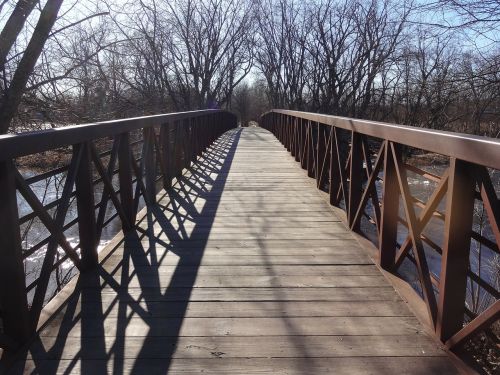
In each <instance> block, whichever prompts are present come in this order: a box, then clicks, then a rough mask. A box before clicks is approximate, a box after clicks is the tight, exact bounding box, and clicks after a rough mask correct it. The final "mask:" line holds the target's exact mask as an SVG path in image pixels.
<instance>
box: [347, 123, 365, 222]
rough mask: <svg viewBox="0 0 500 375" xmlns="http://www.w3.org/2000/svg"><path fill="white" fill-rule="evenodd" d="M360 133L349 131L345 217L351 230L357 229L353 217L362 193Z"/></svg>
mask: <svg viewBox="0 0 500 375" xmlns="http://www.w3.org/2000/svg"><path fill="white" fill-rule="evenodd" d="M362 142H363V140H362V139H361V135H360V134H359V133H356V132H354V131H352V132H351V165H350V171H349V176H350V177H349V204H347V205H346V206H347V209H348V211H347V212H348V213H347V218H348V222H349V227H350V228H351V230H353V231H355V232H356V231H358V230H359V223H360V222H361V220H358V221H357V222H356V223H354V218H355V216H356V212H357V210H358V206H359V203H360V202H361V195H362V194H363V181H362V178H363V149H362Z"/></svg>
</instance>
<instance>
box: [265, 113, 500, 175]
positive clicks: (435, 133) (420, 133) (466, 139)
mask: <svg viewBox="0 0 500 375" xmlns="http://www.w3.org/2000/svg"><path fill="white" fill-rule="evenodd" d="M269 113H279V114H283V115H288V116H293V117H300V118H301V119H303V120H307V121H315V122H319V123H321V124H324V125H330V126H335V127H337V128H340V129H345V130H349V131H355V132H356V133H360V134H364V135H366V136H370V137H376V138H382V139H385V140H388V141H391V142H396V143H401V144H405V145H406V146H411V147H415V148H419V149H423V150H426V151H430V152H435V153H438V154H443V155H447V156H450V157H454V158H457V159H461V160H465V161H468V162H471V163H475V164H481V165H484V166H486V167H490V168H495V169H500V139H495V138H488V137H482V136H476V135H470V134H463V133H455V132H450V131H441V130H434V129H426V128H417V127H415V126H407V125H397V124H389V123H386V122H378V121H369V120H362V119H354V118H349V117H339V116H332V115H324V114H319V113H313V112H300V111H291V110H286V109H273V110H271V111H269V112H266V113H264V114H263V116H266V115H267V114H269Z"/></svg>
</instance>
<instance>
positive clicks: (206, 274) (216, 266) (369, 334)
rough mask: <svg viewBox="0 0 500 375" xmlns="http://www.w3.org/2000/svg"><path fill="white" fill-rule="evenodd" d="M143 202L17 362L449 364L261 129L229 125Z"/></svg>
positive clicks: (202, 366) (72, 368)
mask: <svg viewBox="0 0 500 375" xmlns="http://www.w3.org/2000/svg"><path fill="white" fill-rule="evenodd" d="M143 212H144V213H145V215H144V216H143V218H142V220H141V221H140V223H139V226H140V227H141V228H143V229H142V230H138V231H137V232H135V233H131V234H128V235H127V236H126V237H125V238H123V236H119V237H117V238H116V239H115V240H114V241H112V243H111V244H110V245H109V246H108V247H107V248H106V249H105V250H104V251H103V252H102V253H101V257H102V265H101V267H100V268H99V269H98V270H97V271H95V272H94V271H92V272H88V273H86V274H85V275H83V276H80V277H78V278H75V279H74V280H72V282H71V283H70V284H69V285H68V286H67V287H66V288H65V289H64V290H63V292H62V293H61V294H60V295H59V296H58V297H56V299H55V300H54V301H53V302H51V303H50V304H49V305H48V306H47V308H46V310H45V312H44V313H45V314H46V315H53V318H52V319H51V320H49V322H48V324H47V325H46V327H45V328H44V329H43V330H41V332H40V334H39V337H38V338H37V339H36V340H35V341H34V342H33V343H32V345H31V347H30V349H29V350H28V351H27V353H26V356H25V358H22V359H21V360H19V361H18V362H17V364H16V366H15V370H16V371H23V370H24V371H26V372H31V371H32V370H34V369H35V368H36V370H37V371H38V372H40V373H56V372H57V373H71V372H80V371H81V372H84V373H96V374H97V373H99V374H101V373H110V372H113V373H137V374H148V373H154V374H156V373H167V372H168V373H172V374H174V373H183V374H188V373H193V374H195V373H196V374H198V373H201V372H203V373H206V374H222V373H224V374H255V373H259V374H262V373H274V374H344V373H345V374H373V373H379V374H389V373H415V374H432V373H440V374H447V373H455V372H456V370H455V368H454V367H453V366H452V365H451V363H450V361H449V359H448V357H447V356H446V354H445V353H444V352H443V351H442V350H441V349H439V348H438V346H437V344H436V343H435V342H434V341H433V340H432V339H431V338H430V337H428V336H427V335H426V334H425V333H424V330H423V328H422V326H421V325H420V324H419V322H418V321H417V319H416V318H415V317H414V316H413V315H412V313H411V312H410V311H409V309H408V308H407V306H406V304H405V303H404V302H403V301H402V299H401V298H400V297H399V296H398V295H397V293H396V292H395V291H394V289H393V288H392V287H391V286H390V285H389V283H388V282H387V281H386V279H385V278H384V276H383V275H382V274H381V273H380V271H379V270H378V269H377V267H376V266H375V265H374V264H373V263H372V261H371V260H370V259H369V257H368V256H367V255H366V254H365V253H364V251H363V250H362V249H361V247H360V246H359V245H358V243H357V241H356V240H355V238H354V237H353V236H352V235H351V234H350V232H349V231H348V230H347V229H346V228H345V226H344V225H343V224H342V223H341V222H340V220H339V219H338V218H337V217H336V216H335V215H334V213H333V211H332V210H331V209H330V207H329V205H328V204H327V203H326V202H325V201H324V199H323V197H321V195H320V193H318V192H317V191H316V189H315V187H314V181H313V180H311V179H308V178H307V177H306V174H305V172H304V171H303V170H302V169H301V168H300V166H299V165H298V164H297V163H296V162H295V161H294V160H293V158H292V157H290V156H289V154H287V152H286V151H285V150H284V148H283V147H282V146H281V145H280V144H279V143H278V141H277V140H276V139H275V138H274V137H273V136H272V135H271V134H270V133H268V132H267V131H265V130H262V129H259V128H246V129H244V130H234V131H231V132H229V133H227V134H226V135H224V136H223V137H222V138H221V139H220V140H219V141H218V142H217V144H216V145H215V146H214V147H213V148H212V150H211V152H210V153H208V154H207V155H206V157H205V158H204V160H202V162H201V163H200V164H199V165H197V166H195V168H194V169H193V170H192V171H191V172H189V173H186V175H185V176H184V177H183V178H181V179H180V180H179V181H178V182H177V183H176V185H175V187H174V189H172V190H171V191H169V192H168V193H165V192H163V195H162V196H161V198H160V199H159V206H158V207H156V208H154V209H150V210H149V211H148V212H147V213H146V211H145V210H144V211H143ZM151 228H154V233H153V232H152V231H151ZM63 300H67V301H66V302H65V303H64V304H63V308H62V309H61V310H60V311H58V312H53V311H54V309H55V306H57V305H58V304H60V303H61V302H62V301H63Z"/></svg>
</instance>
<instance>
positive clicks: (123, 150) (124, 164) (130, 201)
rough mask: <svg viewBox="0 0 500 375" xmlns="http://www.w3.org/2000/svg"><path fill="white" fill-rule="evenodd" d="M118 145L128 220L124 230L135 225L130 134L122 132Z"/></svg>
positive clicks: (123, 204)
mask: <svg viewBox="0 0 500 375" xmlns="http://www.w3.org/2000/svg"><path fill="white" fill-rule="evenodd" d="M119 142H120V143H119V146H118V164H119V170H118V179H119V182H120V202H121V204H122V207H123V212H124V214H125V216H126V217H127V220H128V222H122V227H123V229H124V231H128V230H131V229H133V228H134V226H135V214H134V196H133V188H132V165H131V162H132V160H131V159H132V153H131V150H130V135H129V133H122V134H120V135H119Z"/></svg>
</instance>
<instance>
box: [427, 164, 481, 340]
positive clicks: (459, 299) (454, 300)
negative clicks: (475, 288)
mask: <svg viewBox="0 0 500 375" xmlns="http://www.w3.org/2000/svg"><path fill="white" fill-rule="evenodd" d="M473 168H474V166H473V165H472V164H470V163H467V162H465V161H462V160H458V159H455V158H451V160H450V173H449V180H448V191H447V194H446V214H445V224H444V227H445V232H444V242H443V247H442V250H443V253H442V256H441V276H440V278H439V302H438V314H437V321H436V333H437V335H438V337H439V338H440V339H441V340H442V341H446V340H448V339H449V338H450V337H451V336H453V335H454V334H455V333H456V332H458V331H459V330H460V329H461V328H462V325H463V320H464V314H465V302H464V301H465V295H466V289H467V270H468V267H469V251H470V245H471V231H472V222H473V217H474V193H475V188H476V181H475V178H474V171H473Z"/></svg>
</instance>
